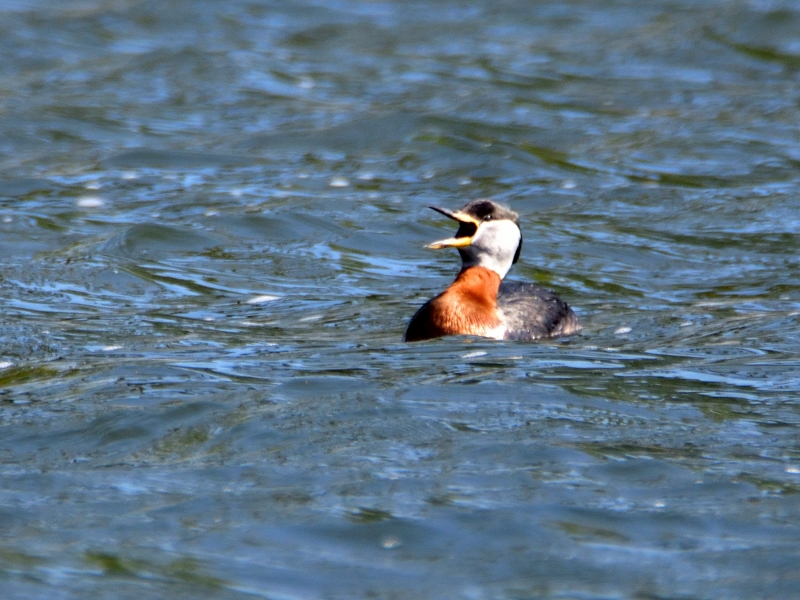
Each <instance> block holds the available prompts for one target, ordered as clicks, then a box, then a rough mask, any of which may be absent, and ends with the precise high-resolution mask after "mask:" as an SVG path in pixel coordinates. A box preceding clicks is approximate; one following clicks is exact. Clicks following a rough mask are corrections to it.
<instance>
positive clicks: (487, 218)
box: [483, 215, 492, 221]
mask: <svg viewBox="0 0 800 600" xmlns="http://www.w3.org/2000/svg"><path fill="white" fill-rule="evenodd" d="M483 220H484V221H491V220H492V215H486V217H485V218H484V219H483Z"/></svg>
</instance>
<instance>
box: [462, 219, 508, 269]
mask: <svg viewBox="0 0 800 600" xmlns="http://www.w3.org/2000/svg"><path fill="white" fill-rule="evenodd" d="M520 237H521V234H520V231H519V227H517V225H516V224H515V223H514V222H513V221H507V220H502V221H489V222H488V223H486V222H484V223H483V224H482V225H481V226H480V228H479V229H478V233H477V235H476V236H475V237H474V238H472V245H471V246H470V248H469V249H470V254H471V256H470V258H471V259H472V265H474V266H481V267H486V268H487V269H491V270H492V271H494V272H495V273H497V274H498V275H499V276H500V279H502V278H503V277H505V276H506V274H507V273H508V270H509V269H510V268H511V265H512V264H513V262H514V254H515V253H516V251H517V247H518V246H519V240H520Z"/></svg>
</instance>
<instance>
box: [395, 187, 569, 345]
mask: <svg viewBox="0 0 800 600" xmlns="http://www.w3.org/2000/svg"><path fill="white" fill-rule="evenodd" d="M431 208H434V207H431ZM434 210H437V211H438V212H441V213H442V214H445V215H446V216H448V217H450V218H452V219H455V220H457V221H458V222H459V223H460V226H459V230H458V232H457V233H456V236H455V237H454V238H450V239H447V240H441V241H439V242H434V243H433V244H431V245H430V247H432V248H447V247H455V248H458V249H459V252H460V253H461V258H462V263H463V266H462V269H461V271H460V272H459V274H458V276H457V277H456V279H455V281H454V282H453V283H452V284H451V285H450V286H449V287H448V288H447V289H446V290H445V291H444V292H442V293H441V294H439V295H438V296H436V297H435V298H432V299H431V300H429V301H428V302H426V303H425V304H424V305H423V306H422V307H421V308H420V309H419V310H418V311H417V312H416V314H415V315H414V317H413V318H412V319H411V322H410V323H409V325H408V329H407V330H406V334H405V338H404V339H405V341H407V342H416V341H422V340H427V339H432V338H437V337H442V336H446V335H476V336H481V337H486V338H494V339H506V340H536V339H541V338H547V337H554V336H557V335H569V334H572V333H575V332H577V331H578V330H580V324H579V322H578V318H577V316H576V315H575V313H574V312H573V311H572V309H571V308H570V307H569V305H568V304H567V303H566V302H564V301H563V300H561V299H560V298H559V297H558V296H557V295H556V294H555V293H554V292H552V291H550V290H546V289H544V288H541V287H539V286H537V285H534V284H532V283H525V282H519V281H507V282H503V281H502V280H503V277H505V275H506V273H507V272H508V270H509V269H510V268H511V265H512V264H513V263H514V262H516V261H517V259H518V258H519V253H520V249H521V247H522V235H521V233H520V231H519V226H518V225H517V215H516V213H513V212H511V211H510V210H508V209H506V208H503V207H502V206H500V205H498V204H495V203H494V202H491V201H489V200H475V201H473V202H470V203H469V204H467V205H466V206H465V207H464V208H463V209H461V210H460V211H457V212H450V211H447V210H444V209H439V208H434Z"/></svg>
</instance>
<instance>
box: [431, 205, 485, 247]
mask: <svg viewBox="0 0 800 600" xmlns="http://www.w3.org/2000/svg"><path fill="white" fill-rule="evenodd" d="M428 208H431V209H433V210H435V211H436V212H438V213H441V214H443V215H444V216H445V217H449V218H451V219H453V220H454V221H458V222H459V227H458V231H457V232H456V235H455V237H451V238H447V239H445V240H438V241H436V242H432V243H430V244H428V245H427V246H426V248H432V249H434V250H440V249H442V248H463V247H464V246H469V245H470V244H472V238H473V237H475V234H476V233H477V232H478V227H479V226H480V224H481V222H480V221H478V219H476V218H475V217H473V216H471V215H468V214H466V213H463V212H461V211H458V210H457V211H452V210H447V209H446V208H439V207H438V206H429V207H428Z"/></svg>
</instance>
